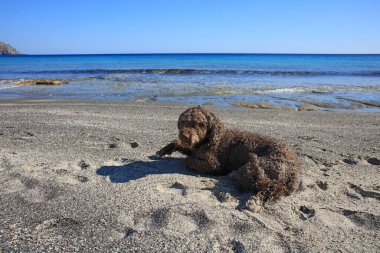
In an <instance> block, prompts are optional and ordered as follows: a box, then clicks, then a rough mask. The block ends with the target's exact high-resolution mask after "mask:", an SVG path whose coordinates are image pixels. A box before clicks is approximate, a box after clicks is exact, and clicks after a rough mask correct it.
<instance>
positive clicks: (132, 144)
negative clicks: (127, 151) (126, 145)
mask: <svg viewBox="0 0 380 253" xmlns="http://www.w3.org/2000/svg"><path fill="white" fill-rule="evenodd" d="M130 144H131V148H137V147H138V146H139V144H138V143H137V142H131V143H130Z"/></svg>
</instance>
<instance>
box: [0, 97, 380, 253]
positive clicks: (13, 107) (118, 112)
mask: <svg viewBox="0 0 380 253" xmlns="http://www.w3.org/2000/svg"><path fill="white" fill-rule="evenodd" d="M187 107H188V106H185V105H176V104H164V103H159V102H151V103H146V102H145V103H144V102H141V103H138V102H104V101H103V102H100V101H96V102H94V101H93V102H91V101H48V100H44V101H37V100H30V101H28V100H24V101H21V100H8V101H6V100H2V101H0V175H1V176H0V185H1V187H0V196H1V198H0V217H1V219H0V251H3V252H10V251H13V252H20V251H22V252H75V251H78V252H379V251H380V242H379V238H380V183H379V182H380V173H379V170H380V165H379V164H380V161H379V159H380V156H379V154H380V127H379V126H380V114H378V113H355V112H319V111H313V112H294V111H281V110H262V109H226V108H214V107H209V108H210V109H211V110H212V111H214V112H215V114H216V115H218V116H219V117H221V118H222V119H223V120H224V121H225V123H226V124H227V125H228V126H231V127H238V128H240V129H245V130H250V131H253V132H258V133H262V134H267V135H270V136H273V137H276V138H279V139H282V140H284V141H286V142H288V143H289V144H290V145H292V146H294V148H295V149H296V150H297V152H298V153H299V155H300V158H301V160H302V167H303V172H304V175H303V186H302V187H301V189H300V191H299V192H297V193H296V194H294V195H292V196H290V197H285V198H283V199H281V200H280V201H278V202H276V203H273V204H271V205H269V206H266V208H265V209H264V210H263V211H262V212H259V213H255V212H251V211H249V210H246V209H244V205H245V201H247V199H248V197H249V194H246V193H239V192H237V191H236V190H235V188H234V185H233V182H232V181H231V179H229V178H228V177H211V176H206V175H199V174H197V173H193V172H190V171H188V170H186V169H185V168H184V167H183V164H182V162H183V157H181V156H180V155H173V156H172V157H170V158H165V159H158V158H157V157H155V156H154V154H155V152H156V151H157V150H158V149H160V148H161V147H162V146H163V145H165V144H167V143H168V142H169V141H171V140H172V139H175V138H176V135H177V130H176V120H177V118H178V116H179V114H180V113H181V112H182V111H184V110H185V109H186V108H187Z"/></svg>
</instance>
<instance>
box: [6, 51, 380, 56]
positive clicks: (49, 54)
mask: <svg viewBox="0 0 380 253" xmlns="http://www.w3.org/2000/svg"><path fill="white" fill-rule="evenodd" d="M70 55H380V53H215V52H214V53H68V54H59V53H58V54H54V53H52V54H51V53H48V54H23V53H21V54H14V55H12V54H8V55H0V56H70Z"/></svg>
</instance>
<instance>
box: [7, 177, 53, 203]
mask: <svg viewBox="0 0 380 253" xmlns="http://www.w3.org/2000/svg"><path fill="white" fill-rule="evenodd" d="M2 185H3V189H4V190H5V193H17V194H19V195H20V196H21V197H22V198H23V199H25V200H26V201H28V202H32V203H38V202H45V201H49V200H51V199H53V198H55V197H57V196H58V195H59V191H60V188H59V187H57V186H54V185H52V184H50V183H46V182H40V181H39V180H37V179H34V178H29V177H25V176H22V175H19V174H12V175H10V176H9V177H8V178H7V179H6V180H5V181H3V183H2Z"/></svg>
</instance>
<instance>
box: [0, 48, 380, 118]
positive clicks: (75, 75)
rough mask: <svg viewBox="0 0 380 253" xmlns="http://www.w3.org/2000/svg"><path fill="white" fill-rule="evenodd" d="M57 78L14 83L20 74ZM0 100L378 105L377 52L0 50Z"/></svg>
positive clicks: (336, 107) (368, 108)
mask: <svg viewBox="0 0 380 253" xmlns="http://www.w3.org/2000/svg"><path fill="white" fill-rule="evenodd" d="M32 78H44V79H45V78H46V79H50V78H53V79H62V80H64V81H65V82H66V83H65V84H61V85H27V86H25V85H15V84H14V81H17V80H21V79H32ZM0 99H58V100H62V99H63V100H118V101H146V102H149V101H165V102H177V103H182V104H191V105H194V104H199V105H216V106H223V107H249V108H281V109H289V110H301V109H302V110H332V111H363V112H380V55H341V54H340V55H333V54H112V55H19V56H0Z"/></svg>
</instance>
